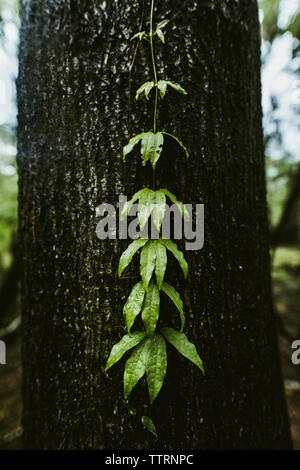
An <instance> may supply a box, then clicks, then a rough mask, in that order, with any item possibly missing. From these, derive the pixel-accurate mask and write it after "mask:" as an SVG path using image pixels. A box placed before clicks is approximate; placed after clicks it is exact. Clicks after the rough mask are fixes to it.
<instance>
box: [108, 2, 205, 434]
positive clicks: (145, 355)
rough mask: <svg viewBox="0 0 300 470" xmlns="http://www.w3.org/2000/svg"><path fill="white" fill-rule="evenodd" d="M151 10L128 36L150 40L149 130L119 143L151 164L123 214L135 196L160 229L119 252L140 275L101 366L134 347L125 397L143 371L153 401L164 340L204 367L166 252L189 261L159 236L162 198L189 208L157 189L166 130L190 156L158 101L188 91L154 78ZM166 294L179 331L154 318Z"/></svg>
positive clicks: (159, 31) (162, 369) (142, 216)
mask: <svg viewBox="0 0 300 470" xmlns="http://www.w3.org/2000/svg"><path fill="white" fill-rule="evenodd" d="M153 11H154V0H151V12H150V31H149V32H148V33H147V32H146V31H141V32H139V33H137V34H135V35H134V36H133V37H132V38H131V40H134V39H136V40H139V41H143V40H145V41H147V42H149V43H150V48H151V57H152V66H153V75H154V77H153V78H154V80H152V81H148V82H146V83H143V84H142V85H141V86H140V87H139V89H138V90H137V92H136V100H139V99H140V98H141V96H142V95H145V97H146V99H147V100H149V95H150V93H151V92H152V90H153V91H154V93H155V96H154V117H153V129H152V130H151V131H149V132H142V133H140V134H138V135H136V136H134V137H132V138H131V139H130V140H129V142H128V143H127V145H125V147H124V149H123V159H124V160H125V158H126V156H127V155H128V154H129V153H130V152H131V151H132V150H133V149H134V147H135V146H136V145H138V144H139V143H141V158H142V164H143V165H146V164H147V162H149V163H150V164H151V165H152V169H153V183H152V186H153V188H152V189H149V188H144V189H141V190H140V191H138V192H137V193H135V194H134V195H133V197H132V198H131V200H130V201H128V202H127V203H126V204H125V206H124V208H123V210H122V213H121V219H124V218H125V217H126V216H127V215H128V214H129V211H130V209H131V207H132V206H133V204H134V203H135V202H137V201H138V222H139V227H140V230H141V231H142V230H143V229H144V227H145V225H146V223H147V222H148V220H149V218H150V216H151V215H152V220H153V223H154V225H155V227H156V228H157V230H158V233H159V238H158V239H155V240H151V239H148V238H140V239H137V240H134V241H133V242H132V243H131V244H130V245H129V246H128V248H127V249H126V250H125V251H124V253H123V254H122V256H121V258H120V262H119V269H118V275H119V277H120V276H121V275H122V273H123V271H124V270H125V269H126V268H127V266H128V265H129V264H130V262H131V261H132V259H133V256H134V255H135V253H137V252H138V251H140V275H141V281H140V282H138V283H137V284H135V285H134V286H133V288H132V290H131V293H130V294H129V297H128V299H127V301H126V303H125V305H124V308H123V314H124V319H125V324H126V329H127V332H128V333H127V334H126V335H125V336H123V338H122V339H121V341H119V342H118V343H117V344H115V345H114V346H113V347H112V350H111V352H110V355H109V358H108V360H107V364H106V367H105V370H106V371H107V370H108V369H109V368H110V367H112V366H113V365H114V364H115V363H116V362H118V361H119V360H120V359H121V358H122V357H123V355H124V354H125V353H126V352H127V351H129V350H132V353H131V355H130V357H129V359H128V360H127V362H126V364H125V371H124V398H125V399H127V398H128V397H129V395H130V393H131V391H132V390H133V388H134V387H135V386H136V384H137V383H138V381H139V380H140V379H141V378H142V377H143V376H144V375H145V374H146V381H147V386H148V391H149V401H150V404H152V403H153V402H154V400H155V399H156V397H157V396H158V394H159V392H160V390H161V388H162V386H163V382H164V378H165V375H166V371H167V348H166V342H168V343H170V344H171V345H172V346H173V347H174V348H175V349H177V351H178V352H179V353H180V354H182V355H183V356H184V357H185V358H187V359H189V360H190V361H191V362H193V363H194V364H195V365H196V366H197V367H199V369H200V370H201V371H202V372H203V373H204V368H203V364H202V361H201V359H200V357H199V355H198V353H197V350H196V347H195V345H194V344H192V343H191V342H190V341H189V340H188V338H187V337H186V335H185V334H184V333H183V329H184V325H185V315H184V308H183V302H182V299H181V297H180V294H179V293H178V292H177V291H176V290H175V288H174V287H173V286H171V285H170V284H168V283H167V282H166V281H165V280H164V277H165V272H166V269H167V261H168V257H167V255H168V253H169V252H170V253H171V254H172V255H173V256H174V257H175V258H176V260H177V261H178V263H179V266H180V268H181V269H182V272H183V275H184V277H185V278H186V277H187V275H188V265H187V262H186V260H185V258H184V255H183V253H182V251H180V250H179V248H178V246H177V245H176V243H174V242H173V241H172V240H170V239H165V238H162V237H161V236H160V231H161V226H162V221H163V218H164V214H165V210H166V199H167V198H168V199H170V201H171V202H172V203H173V204H176V206H177V207H178V209H179V211H180V213H181V216H182V218H183V219H184V220H185V219H188V217H189V214H188V212H187V210H186V208H185V206H184V204H183V203H182V202H180V201H179V200H178V199H177V198H176V196H175V195H174V194H172V193H171V192H170V191H168V190H167V189H158V190H156V189H155V168H156V165H157V162H158V160H159V158H160V156H161V154H162V150H163V145H164V139H165V136H166V137H168V138H172V139H175V141H176V142H177V143H178V145H179V146H180V148H181V149H182V150H183V151H184V152H185V155H186V157H187V158H188V157H189V153H188V150H187V149H186V147H185V146H184V145H183V143H182V142H181V140H179V139H178V138H177V137H176V136H175V135H173V134H171V133H169V132H165V131H157V107H158V101H159V96H160V99H161V100H164V98H165V95H166V93H167V91H168V89H170V88H172V89H173V90H175V91H176V92H179V93H182V94H184V95H186V94H187V92H186V91H185V90H184V89H183V88H182V87H181V86H180V85H179V84H178V83H174V82H172V81H169V80H158V77H157V71H156V61H155V54H154V38H155V37H157V38H158V39H159V40H160V41H161V42H162V43H165V35H164V30H165V28H166V27H167V25H168V23H169V20H168V19H166V20H163V21H161V22H159V23H158V24H157V25H156V28H155V30H154V29H153ZM161 293H164V294H166V295H167V296H168V297H169V298H170V299H171V301H172V302H173V303H174V305H175V307H176V309H177V310H178V312H179V316H180V324H181V327H180V330H179V331H177V330H175V329H173V328H170V327H163V328H161V329H160V330H159V331H157V324H158V320H159V313H160V295H161ZM138 315H141V318H142V322H143V325H144V330H143V331H134V332H132V328H133V326H134V323H135V319H136V317H137V316H138ZM142 423H143V425H144V426H145V427H146V428H148V429H149V431H151V432H152V433H153V434H154V435H155V436H157V433H156V428H155V425H154V423H153V421H152V420H151V419H150V418H149V417H148V416H143V417H142Z"/></svg>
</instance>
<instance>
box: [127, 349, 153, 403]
mask: <svg viewBox="0 0 300 470" xmlns="http://www.w3.org/2000/svg"><path fill="white" fill-rule="evenodd" d="M148 343H149V340H145V341H143V342H142V343H140V344H139V345H138V346H137V347H136V348H135V349H134V350H133V351H132V353H131V356H130V358H129V359H128V360H127V362H126V365H125V371H124V398H128V396H129V395H130V393H131V391H132V389H133V388H134V387H135V386H136V384H137V383H138V381H139V380H140V379H141V378H142V377H143V375H144V374H145V371H146V360H147V351H148Z"/></svg>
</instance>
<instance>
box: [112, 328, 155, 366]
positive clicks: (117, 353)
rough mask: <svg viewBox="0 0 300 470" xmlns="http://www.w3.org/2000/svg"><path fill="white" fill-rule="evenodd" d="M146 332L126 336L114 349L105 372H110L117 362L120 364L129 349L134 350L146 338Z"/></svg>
mask: <svg viewBox="0 0 300 470" xmlns="http://www.w3.org/2000/svg"><path fill="white" fill-rule="evenodd" d="M146 335H147V333H146V331H135V332H134V333H132V334H131V335H125V336H123V338H122V339H121V341H119V342H118V343H117V344H115V345H114V346H113V347H112V350H111V352H110V355H109V358H108V360H107V363H106V366H105V370H108V369H109V368H110V367H111V366H113V365H114V364H115V363H116V362H118V361H119V360H120V359H121V358H122V357H123V356H124V354H125V353H126V352H127V351H129V349H131V348H134V346H136V345H137V344H139V343H140V342H141V341H142V340H143V339H144V338H145V337H146Z"/></svg>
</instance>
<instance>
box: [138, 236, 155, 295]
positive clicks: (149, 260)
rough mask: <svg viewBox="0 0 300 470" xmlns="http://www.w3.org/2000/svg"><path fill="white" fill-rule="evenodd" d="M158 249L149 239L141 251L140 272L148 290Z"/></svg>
mask: <svg viewBox="0 0 300 470" xmlns="http://www.w3.org/2000/svg"><path fill="white" fill-rule="evenodd" d="M155 258H156V249H155V244H154V243H153V242H152V241H149V242H148V243H147V244H146V245H145V246H144V248H143V249H142V252H141V257H140V272H141V277H142V280H143V283H144V287H145V289H146V291H147V290H148V285H149V282H150V279H151V277H152V274H153V270H154V267H155Z"/></svg>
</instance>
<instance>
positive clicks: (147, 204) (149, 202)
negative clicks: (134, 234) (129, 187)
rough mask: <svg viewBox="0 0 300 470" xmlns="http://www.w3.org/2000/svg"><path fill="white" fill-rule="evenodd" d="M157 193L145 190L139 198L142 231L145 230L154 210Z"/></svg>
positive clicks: (139, 216)
mask: <svg viewBox="0 0 300 470" xmlns="http://www.w3.org/2000/svg"><path fill="white" fill-rule="evenodd" d="M154 198H155V192H154V191H152V189H148V188H145V189H144V190H143V191H142V193H141V195H140V198H139V207H138V218H139V224H140V229H141V230H143V229H144V227H145V225H146V223H147V221H148V219H149V217H150V214H151V212H152V209H153V201H154Z"/></svg>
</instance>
